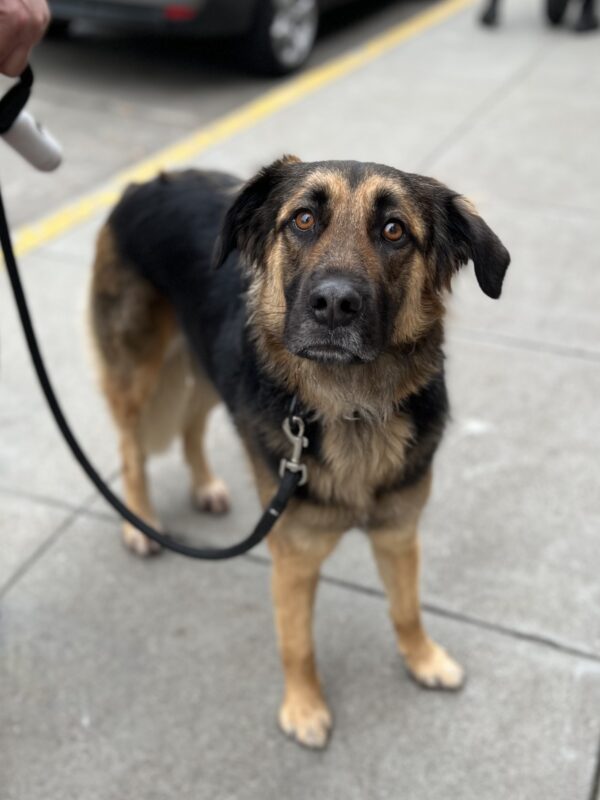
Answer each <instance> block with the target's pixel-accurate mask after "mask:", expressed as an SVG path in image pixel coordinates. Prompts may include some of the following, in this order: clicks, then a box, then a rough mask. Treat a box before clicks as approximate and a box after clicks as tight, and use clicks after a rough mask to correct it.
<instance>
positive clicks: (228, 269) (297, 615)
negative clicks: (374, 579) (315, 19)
mask: <svg viewBox="0 0 600 800" xmlns="http://www.w3.org/2000/svg"><path fill="white" fill-rule="evenodd" d="M307 210H308V211H309V212H310V215H309V216H308V217H306V216H305V215H306V213H307ZM299 212H301V214H299ZM311 215H312V216H311ZM306 220H309V221H310V220H312V226H311V227H310V229H309V230H303V229H301V227H299V225H304V224H305V222H306ZM390 220H395V222H394V223H393V232H396V233H397V232H398V231H400V232H401V233H402V235H401V237H400V238H399V239H398V240H397V241H389V240H388V239H386V238H384V236H383V232H384V229H385V230H386V231H387V227H386V226H387V224H388V222H389V221H390ZM386 235H387V234H386ZM470 259H472V260H473V261H474V265H475V274H476V277H477V280H478V282H479V284H480V286H481V288H482V289H483V291H484V292H485V293H486V294H487V295H489V296H490V297H493V298H496V297H498V296H499V295H500V291H501V287H502V281H503V278H504V274H505V271H506V269H507V267H508V264H509V260H510V259H509V255H508V252H507V251H506V249H505V248H504V246H503V245H502V244H501V242H500V240H499V239H498V237H497V236H496V235H495V234H494V233H493V232H492V231H491V230H490V228H489V227H488V226H487V225H486V223H485V222H484V221H483V220H482V219H481V217H480V216H479V215H478V214H477V212H476V211H475V210H474V208H473V207H472V206H471V205H470V204H469V203H468V202H467V201H466V200H465V199H464V198H463V197H461V196H459V195H457V194H456V193H455V192H452V191H450V190H449V189H448V188H446V187H445V186H443V185H442V184H440V183H438V182H437V181H435V180H432V179H429V178H423V177H420V176H417V175H410V174H406V173H403V172H400V171H398V170H396V169H392V168H390V167H384V166H380V165H375V164H361V163H356V162H321V163H303V162H300V161H299V160H298V159H296V158H294V157H284V158H283V159H280V160H279V161H276V162H275V163H273V164H272V165H271V166H269V167H267V168H265V169H263V170H262V171H261V172H259V173H258V175H257V176H255V177H254V178H253V179H252V180H251V181H250V182H249V183H247V184H246V185H245V186H243V187H241V185H240V183H239V181H238V180H237V179H236V178H233V177H231V176H228V175H224V174H221V173H215V172H197V171H189V172H182V173H173V174H167V175H161V176H160V177H158V178H157V179H156V180H153V181H151V182H149V183H146V184H144V185H135V186H132V187H130V188H129V189H128V190H127V191H126V193H125V195H124V196H123V198H122V199H121V201H120V202H119V204H118V205H117V207H116V208H115V209H114V211H113V212H112V214H111V216H110V218H109V220H108V222H107V223H106V225H105V226H104V227H103V229H102V231H101V232H100V235H99V239H98V248H97V255H96V262H95V266H94V275H93V286H92V294H91V322H92V331H93V335H94V339H95V342H96V346H97V350H98V354H99V361H100V366H101V377H102V385H103V389H104V392H105V394H106V396H107V398H108V402H109V404H110V407H111V409H112V412H113V415H114V418H115V420H116V423H117V425H118V428H119V432H120V439H121V452H122V460H123V476H124V482H125V491H126V499H127V502H128V503H129V505H130V506H131V507H132V509H133V510H134V511H136V512H137V513H138V514H140V515H142V516H143V517H144V518H146V519H147V520H149V521H151V522H153V523H155V524H156V519H155V516H154V514H153V511H152V508H151V505H150V501H149V497H148V491H147V487H146V479H145V474H144V462H145V458H146V456H148V455H149V454H150V453H151V452H152V451H153V450H154V449H156V448H159V447H162V446H164V445H165V444H166V443H167V442H168V441H169V440H170V438H171V437H172V436H173V435H175V434H177V433H181V434H182V436H183V441H184V446H185V455H186V458H187V461H188V463H189V465H190V468H191V473H192V487H193V495H194V498H195V500H196V501H197V502H198V504H199V505H200V506H201V507H202V508H204V509H206V510H208V511H213V512H222V511H225V510H226V509H227V506H228V497H227V490H226V488H225V485H224V484H223V483H222V482H221V481H219V480H218V479H216V478H215V477H214V476H213V475H212V473H211V471H210V469H209V467H208V465H207V463H206V460H205V457H204V453H203V449H202V436H203V431H204V426H205V421H206V416H207V414H208V412H209V410H210V409H211V408H212V406H213V405H214V404H215V403H216V402H218V400H219V398H220V399H222V400H223V401H224V402H225V404H226V406H227V408H228V410H229V412H230V414H231V416H232V418H233V420H234V422H235V424H236V427H237V430H238V432H239V434H240V436H241V438H242V440H243V442H244V445H245V448H246V450H247V453H248V455H249V458H250V461H251V464H252V467H253V470H254V473H255V477H256V481H257V486H258V490H259V493H260V496H261V499H262V501H263V502H266V501H267V500H268V499H270V496H271V495H272V493H273V492H274V490H275V488H276V485H277V480H278V479H277V466H278V463H279V460H280V459H281V458H282V457H288V456H289V442H288V440H287V439H286V437H285V435H284V433H283V431H282V429H281V424H282V421H283V420H284V418H285V417H286V415H287V413H288V409H289V405H290V401H291V398H292V396H293V395H296V396H297V397H298V399H299V401H300V403H301V405H302V407H303V408H304V409H305V410H306V411H307V412H309V413H310V415H311V416H310V422H309V424H308V427H307V431H306V434H307V436H308V438H309V447H308V450H307V451H306V452H305V457H304V460H305V463H306V464H307V466H308V475H309V477H308V484H307V485H306V486H304V487H302V488H301V489H300V490H299V491H298V493H297V495H296V496H295V498H294V499H293V500H292V502H291V503H290V505H289V507H288V509H287V510H286V512H285V513H284V514H283V516H282V517H281V519H280V520H279V521H278V523H277V525H276V527H275V528H274V530H273V532H272V533H271V534H270V535H269V537H268V543H269V546H270V550H271V553H272V557H273V595H274V604H275V612H276V625H277V630H278V635H279V643H280V650H281V657H282V661H283V668H284V672H285V697H284V701H283V705H282V707H281V711H280V716H279V719H280V724H281V726H282V728H283V730H284V731H285V732H286V733H288V734H290V735H293V736H294V737H296V739H297V740H298V741H299V742H301V743H303V744H305V745H309V746H314V747H319V746H322V745H324V743H325V742H326V739H327V735H328V731H329V728H330V726H331V716H330V712H329V710H328V708H327V706H326V704H325V700H324V699H323V695H322V692H321V688H320V684H319V679H318V676H317V671H316V667H315V661H314V655H313V644H312V634H311V622H312V609H313V601H314V595H315V590H316V586H317V581H318V574H319V569H320V565H321V563H322V561H323V560H324V559H325V558H326V556H327V555H328V554H329V553H330V552H331V551H332V550H333V548H334V547H335V544H336V542H337V541H338V539H339V538H340V536H341V535H342V533H343V532H344V531H345V530H347V529H348V528H350V527H351V526H355V525H359V526H361V527H363V528H364V529H365V530H366V531H367V532H368V535H369V539H370V542H371V544H372V547H373V552H374V556H375V559H376V561H377V566H378V568H379V572H380V574H381V577H382V580H383V582H384V584H385V587H386V590H387V592H388V595H389V599H390V605H391V616H392V620H393V622H394V625H395V629H396V632H397V637H398V646H399V649H400V652H401V653H402V655H403V656H404V659H405V662H406V665H407V667H408V670H409V671H410V673H411V674H412V676H413V677H414V678H415V679H416V680H417V681H419V682H420V683H422V684H424V685H426V686H429V687H440V688H447V689H455V688H457V687H459V686H460V685H461V683H462V681H463V672H462V669H461V668H460V667H459V666H458V665H457V664H456V663H455V662H454V661H453V660H452V659H451V658H450V657H449V656H448V655H447V654H446V652H445V651H444V650H443V649H442V648H441V647H439V646H438V645H437V644H435V643H433V642H432V641H431V640H430V639H429V638H428V637H427V635H426V633H425V631H424V630H423V627H422V623H421V618H420V612H419V594H418V562H419V550H418V541H417V524H418V521H419V516H420V513H421V510H422V508H423V506H424V504H425V502H426V500H427V497H428V494H429V488H430V482H431V464H432V459H433V456H434V453H435V450H436V448H437V446H438V443H439V441H440V438H441V435H442V431H443V428H444V423H445V420H446V415H447V398H446V389H445V383H444V363H443V362H444V359H443V352H442V342H443V317H444V294H445V292H446V291H447V290H448V289H449V287H450V282H451V279H452V276H453V275H454V273H455V272H456V271H457V270H458V269H459V268H460V267H461V266H462V265H464V264H466V263H467V262H468V261H469V260H470ZM332 287H333V288H332ZM328 292H329V294H328ZM336 292H337V293H339V292H342V295H340V297H341V300H340V303H339V304H338V300H337V299H336V298H338V294H336ZM344 293H345V294H344ZM331 298H333V300H332V299H331ZM348 298H349V299H348ZM357 298H358V299H357ZM338 299H339V298H338ZM328 303H329V305H327V304H328ZM323 304H325V306H326V310H325V311H323V308H322V306H323ZM353 304H354V305H353ZM338 313H339V314H340V315H342V317H340V318H338V317H335V318H334V317H333V316H327V314H334V315H335V314H338ZM323 315H325V316H323ZM165 409H166V411H165ZM124 536H125V542H126V543H127V545H128V546H129V547H130V548H131V549H132V550H134V551H135V552H137V553H139V554H141V555H146V554H148V553H150V552H152V551H153V550H154V546H153V544H152V543H151V542H149V541H148V540H147V539H146V538H145V537H144V536H143V535H142V534H140V533H139V532H137V531H136V530H134V529H133V528H131V527H130V526H127V525H126V526H125V530H124Z"/></svg>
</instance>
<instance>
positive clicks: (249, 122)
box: [14, 0, 474, 256]
mask: <svg viewBox="0 0 600 800" xmlns="http://www.w3.org/2000/svg"><path fill="white" fill-rule="evenodd" d="M473 2H474V0H443V2H440V3H439V4H438V5H435V6H433V8H430V9H428V10H427V11H424V12H423V13H422V14H418V15H417V16H415V17H412V18H411V19H409V20H406V21H404V22H401V23H400V24H398V25H396V26H395V27H394V28H392V29H391V30H390V31H388V32H387V33H384V34H380V35H379V36H375V37H374V38H373V39H371V40H370V41H369V42H367V43H366V44H364V45H362V46H361V47H360V48H358V49H357V50H353V51H351V52H350V53H348V54H346V55H342V56H339V57H338V58H334V59H332V60H331V61H328V62H327V63H325V64H323V65H322V66H320V67H316V68H315V69H311V70H308V71H307V72H304V73H302V74H301V75H299V76H298V77H297V78H293V79H291V80H289V81H288V82H286V83H285V84H284V85H283V86H279V87H277V88H276V89H272V90H271V91H268V92H267V93H266V94H263V95H261V96H260V97H258V98H257V99H256V100H252V101H250V102H249V103H247V104H245V105H243V106H241V107H240V108H238V109H236V110H235V111H232V112H231V113H229V114H226V115H225V116H223V117H221V118H220V119H217V120H215V121H214V122H212V123H210V124H209V125H207V126H206V127H204V128H201V129H200V130H198V131H196V132H195V133H193V134H191V135H190V136H187V137H185V138H184V139H181V140H180V141H179V142H176V143H175V144H174V145H170V146H169V147H166V148H164V149H163V150H160V151H159V152H158V153H155V154H154V155H153V156H150V158H147V159H144V160H143V161H140V162H139V163H137V164H136V165H134V166H133V167H130V168H129V169H126V170H123V171H122V172H119V173H117V174H116V175H115V176H114V177H113V178H112V179H111V180H110V181H109V182H108V183H107V184H105V185H104V186H103V187H101V188H100V189H97V190H95V191H93V192H90V193H89V194H87V195H84V196H83V197H81V198H79V199H78V200H75V201H74V202H73V203H69V204H68V205H66V206H63V207H62V208H61V209H59V210H58V211H57V212H56V213H54V214H50V215H48V216H47V217H44V218H42V219H41V220H39V221H38V222H34V223H33V224H31V225H26V226H24V227H22V228H19V230H18V231H17V233H16V235H15V237H14V238H15V252H16V253H17V255H19V256H22V255H24V254H25V253H29V252H31V251H32V250H35V249H36V248H38V247H41V246H42V245H43V244H46V243H47V242H49V241H51V240H52V239H55V238H56V237H58V236H60V235H61V234H63V233H66V232H67V231H69V230H71V229H72V228H74V227H76V226H77V225H78V224H81V223H82V222H85V221H86V220H88V219H90V218H91V217H92V216H93V215H94V214H96V213H97V212H100V211H102V210H104V209H106V208H108V207H110V206H111V205H112V204H113V203H114V202H115V201H116V200H117V198H118V197H119V195H120V194H121V192H122V190H123V188H124V186H125V185H126V184H128V183H130V182H131V181H144V180H148V179H149V178H151V177H153V176H154V175H155V174H156V173H157V172H159V171H160V170H161V169H167V168H172V167H174V166H177V165H181V164H182V163H185V162H186V161H189V160H191V159H193V158H196V157H197V156H198V155H199V154H200V153H203V152H204V151H205V150H208V149H209V148H210V147H213V146H214V145H216V144H217V143H219V142H222V141H223V140H225V139H228V138H230V137H231V136H233V135H234V134H236V133H240V131H243V130H247V129H248V128H251V127H252V126H253V125H255V124H256V123H257V122H259V121H260V120H262V119H265V118H266V117H269V116H271V115H272V114H274V113H275V112H276V111H279V110H281V109H282V108H286V107H287V106H290V105H292V104H293V103H296V102H297V101H298V100H301V99H302V98H304V97H306V96H307V95H310V94H312V93H313V92H315V91H316V90H317V89H320V88H322V87H323V86H327V84H330V83H333V82H334V81H336V80H338V79H339V78H342V77H344V76H345V75H348V74H350V73H351V72H354V71H355V70H357V69H359V68H360V67H363V66H365V65H366V64H369V63H371V62H372V61H374V60H375V59H377V58H379V57H380V56H382V55H383V54H384V53H387V52H388V51H390V50H392V49H393V48H394V47H396V46H397V45H399V44H401V43H402V42H405V41H407V40H408V39H412V38H413V37H415V36H418V35H419V34H420V33H423V31H426V30H427V29H428V28H432V27H434V26H435V25H438V24H440V23H441V22H443V21H444V20H446V19H448V18H449V17H451V16H453V15H454V14H456V13H458V12H459V11H462V10H463V9H465V8H467V7H468V6H470V5H472V4H473ZM283 149H285V148H283Z"/></svg>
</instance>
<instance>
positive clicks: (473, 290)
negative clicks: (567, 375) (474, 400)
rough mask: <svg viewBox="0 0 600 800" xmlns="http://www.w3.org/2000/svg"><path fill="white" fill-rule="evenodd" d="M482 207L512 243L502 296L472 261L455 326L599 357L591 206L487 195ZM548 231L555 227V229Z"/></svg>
mask: <svg viewBox="0 0 600 800" xmlns="http://www.w3.org/2000/svg"><path fill="white" fill-rule="evenodd" d="M480 210H481V213H482V214H483V215H484V217H485V218H486V219H487V221H488V222H489V224H490V225H492V227H493V228H494V230H496V231H497V232H498V234H499V235H500V236H501V238H502V239H503V241H504V242H506V243H507V245H508V246H509V248H510V252H511V257H512V265H511V267H509V270H508V273H507V277H506V281H505V284H504V288H503V292H502V298H501V299H500V300H499V301H498V302H495V301H491V300H487V299H486V298H484V297H483V295H482V294H481V291H480V289H479V287H478V286H477V283H476V281H475V280H474V278H473V271H472V268H468V269H466V270H463V272H462V273H461V274H460V275H458V276H457V278H456V279H455V282H454V287H453V293H452V298H451V302H450V306H449V308H450V320H451V323H452V330H454V331H455V332H456V333H457V334H458V333H462V334H463V335H467V334H469V333H471V335H473V336H475V335H477V336H479V337H480V339H481V338H483V339H486V340H493V341H505V342H507V343H509V342H512V343H513V344H514V345H515V346H516V347H519V346H521V345H523V346H531V347H533V346H536V347H538V349H540V350H545V351H546V352H557V353H561V352H562V353H563V355H573V356H577V355H581V356H587V357H588V359H589V360H591V361H593V362H594V363H595V364H596V365H597V364H598V363H599V362H600V313H599V308H598V297H599V296H600V270H598V254H597V245H596V242H595V233H594V231H595V229H596V227H597V225H596V222H595V220H594V219H593V217H592V215H591V214H587V213H583V214H581V213H569V212H565V211H563V210H561V209H559V208H553V207H539V206H536V207H534V208H531V209H528V210H527V213H525V211H524V209H523V208H521V207H520V206H518V205H517V207H516V208H515V206H511V205H509V204H505V203H495V202H492V201H489V200H488V201H486V202H485V203H484V204H480ZM549 231H552V233H551V234H550V235H549Z"/></svg>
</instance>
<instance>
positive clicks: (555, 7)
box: [481, 0, 598, 33]
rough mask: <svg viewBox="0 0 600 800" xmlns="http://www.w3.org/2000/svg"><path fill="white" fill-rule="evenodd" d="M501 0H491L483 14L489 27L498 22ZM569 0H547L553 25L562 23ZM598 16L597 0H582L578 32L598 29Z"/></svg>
mask: <svg viewBox="0 0 600 800" xmlns="http://www.w3.org/2000/svg"><path fill="white" fill-rule="evenodd" d="M498 5H499V0H489V4H488V6H487V8H486V10H485V11H484V12H483V14H482V16H481V23H482V24H483V25H487V26H489V27H493V26H494V25H497V24H498ZM568 5H569V0H546V14H547V16H548V19H549V20H550V23H551V24H552V25H560V23H561V22H562V20H563V17H564V16H565V13H566V11H567V6H568ZM597 27H598V17H597V16H596V0H582V3H581V11H580V14H579V18H578V20H577V22H576V23H575V30H576V31H577V32H578V33H584V32H586V31H593V30H596V28H597Z"/></svg>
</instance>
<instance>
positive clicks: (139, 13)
mask: <svg viewBox="0 0 600 800" xmlns="http://www.w3.org/2000/svg"><path fill="white" fill-rule="evenodd" d="M345 1H347V0H50V7H51V11H52V17H53V29H54V31H55V32H56V31H58V30H60V31H61V32H64V31H66V29H67V28H68V26H69V24H70V23H71V22H72V21H73V20H80V19H81V20H92V21H98V22H103V23H110V24H111V25H114V24H116V25H120V26H124V27H133V28H136V29H148V30H155V31H161V32H167V33H168V32H177V33H188V34H190V35H194V36H200V37H217V36H238V37H242V38H243V41H244V48H245V51H246V55H247V56H248V57H249V60H250V63H251V65H252V67H253V68H254V69H255V70H257V71H259V72H262V73H268V74H275V75H282V74H285V73H287V72H292V71H293V70H296V69H298V68H299V67H301V66H302V65H303V64H304V63H305V61H306V60H307V58H308V57H309V55H310V53H311V50H312V48H313V45H314V42H315V39H316V35H317V28H318V23H319V14H320V12H321V11H323V10H325V9H329V8H331V7H334V6H336V5H341V4H342V3H343V2H345Z"/></svg>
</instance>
